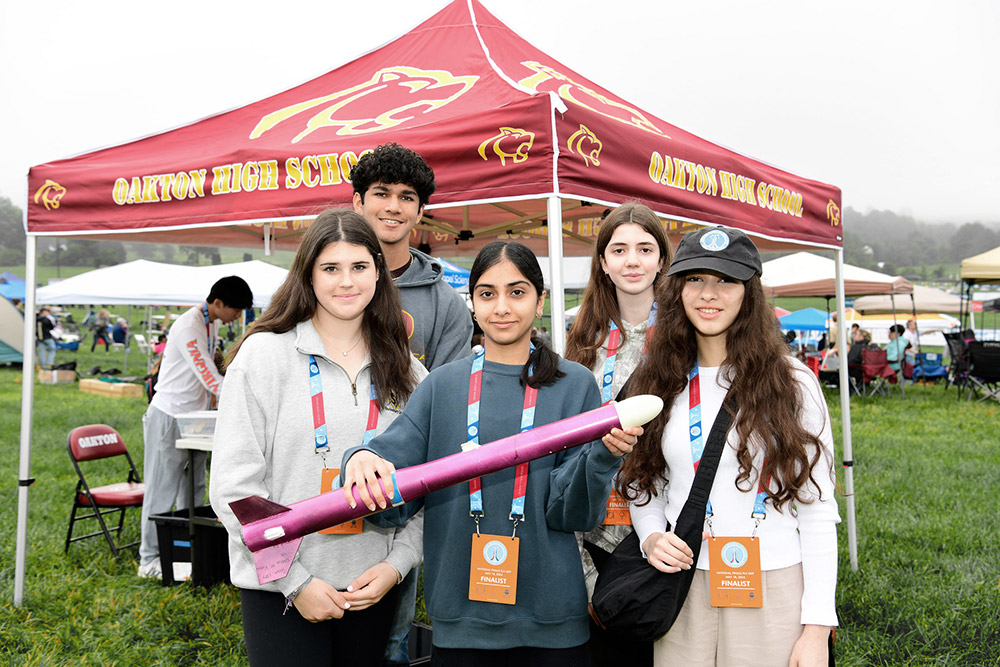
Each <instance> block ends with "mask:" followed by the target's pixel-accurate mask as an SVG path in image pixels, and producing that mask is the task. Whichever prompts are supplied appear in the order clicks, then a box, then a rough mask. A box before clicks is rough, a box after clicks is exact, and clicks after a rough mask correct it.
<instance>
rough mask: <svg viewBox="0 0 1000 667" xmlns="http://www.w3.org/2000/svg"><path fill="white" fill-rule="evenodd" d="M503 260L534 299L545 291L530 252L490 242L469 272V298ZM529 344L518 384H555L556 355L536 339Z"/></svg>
mask: <svg viewBox="0 0 1000 667" xmlns="http://www.w3.org/2000/svg"><path fill="white" fill-rule="evenodd" d="M505 260H506V261H508V262H510V263H511V264H513V265H514V268H516V269H517V270H518V271H520V272H521V275H523V276H524V277H525V278H527V279H528V282H529V283H531V284H532V286H534V288H535V294H536V298H538V297H541V295H542V292H544V291H545V280H544V278H543V277H542V268H541V267H540V266H539V265H538V259H537V258H536V257H535V253H533V252H531V248H529V247H528V246H526V245H522V244H520V243H516V242H514V241H493V242H492V243H488V244H487V245H485V246H483V249H482V250H480V251H479V254H478V255H476V260H475V261H474V262H473V263H472V270H471V271H470V272H469V294H472V293H473V292H474V291H475V289H476V285H477V284H478V283H479V279H480V278H481V277H482V275H483V274H484V273H486V271H488V270H489V269H491V268H492V267H494V266H496V265H497V264H499V263H500V262H503V261H505ZM531 342H532V343H533V344H534V346H535V351H534V352H532V353H531V354H530V355H529V356H528V361H527V363H525V364H524V368H523V369H522V370H521V384H522V385H527V386H531V387H534V388H535V389H537V388H538V387H540V386H542V385H546V386H548V385H552V384H555V383H556V380H558V379H559V378H561V377H562V376H564V375H566V373H564V372H563V371H561V370H559V355H558V354H556V353H555V352H553V351H552V349H551V348H550V347H549V346H548V345H546V344H545V342H544V341H543V340H542V339H541V338H539V337H537V336H532V337H531Z"/></svg>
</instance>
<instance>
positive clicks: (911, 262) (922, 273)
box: [843, 207, 1000, 280]
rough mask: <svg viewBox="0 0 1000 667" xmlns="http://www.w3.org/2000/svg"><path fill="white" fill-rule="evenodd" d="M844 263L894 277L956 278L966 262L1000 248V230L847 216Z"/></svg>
mask: <svg viewBox="0 0 1000 667" xmlns="http://www.w3.org/2000/svg"><path fill="white" fill-rule="evenodd" d="M843 221H844V261H846V262H847V263H848V264H854V265H855V266H861V267H864V268H870V269H876V270H879V271H883V272H884V273H888V274H891V275H900V274H901V275H911V276H919V277H920V278H922V279H924V280H933V279H940V278H948V277H952V276H949V275H948V267H949V266H951V267H954V265H957V264H959V263H960V262H961V261H962V260H963V259H965V258H966V257H971V256H973V255H978V254H979V253H983V252H986V251H987V250H992V249H993V248H996V247H997V246H1000V225H998V224H997V223H990V224H983V223H981V222H967V223H964V224H961V225H959V224H956V223H940V224H928V223H925V222H920V221H918V220H915V219H913V218H912V217H910V216H905V215H899V214H897V213H894V212H892V211H869V212H867V213H859V212H858V211H855V210H854V209H852V208H850V207H848V208H847V209H846V210H845V211H844V216H843Z"/></svg>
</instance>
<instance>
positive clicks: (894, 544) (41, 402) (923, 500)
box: [0, 343, 1000, 667]
mask: <svg viewBox="0 0 1000 667" xmlns="http://www.w3.org/2000/svg"><path fill="white" fill-rule="evenodd" d="M70 354H71V353H60V357H57V361H63V360H69V358H70ZM75 357H76V358H77V360H78V364H79V367H80V368H83V369H86V368H88V367H90V366H92V365H97V364H101V363H102V361H103V359H104V358H105V355H104V354H103V353H101V352H98V353H95V354H94V355H91V353H90V352H89V343H88V344H87V345H86V346H85V351H84V352H80V353H76V354H75ZM20 399H21V375H20V372H19V371H16V370H14V369H11V368H0V414H2V415H3V420H2V422H0V471H2V475H3V479H5V480H7V481H6V483H5V484H4V485H3V486H2V487H0V517H2V521H0V664H4V665H54V664H73V665H121V666H131V665H239V664H243V663H245V656H244V654H243V645H242V644H243V640H242V631H241V626H240V616H239V598H238V595H237V593H236V591H235V589H233V588H231V587H228V586H224V585H219V586H215V587H213V588H210V589H202V588H197V587H193V586H191V585H190V584H182V585H180V586H176V587H173V588H164V587H162V586H160V585H159V584H158V582H155V581H149V580H140V579H138V578H137V577H136V576H135V568H136V562H135V559H134V557H132V556H124V557H122V558H121V559H120V560H119V561H117V562H116V561H113V560H112V559H111V558H110V553H109V551H108V548H107V546H106V545H105V544H104V543H103V541H101V540H99V539H98V538H94V539H91V540H87V541H84V542H79V543H75V544H73V545H71V547H70V550H69V554H68V555H66V554H64V553H63V541H64V539H65V534H66V533H65V531H66V527H67V522H68V516H69V510H70V505H71V497H72V493H73V488H74V485H75V473H74V472H73V469H72V466H71V464H70V461H69V457H68V455H67V453H66V446H65V439H66V434H67V433H68V431H69V430H70V429H71V428H72V427H74V426H77V425H80V424H84V423H93V422H104V423H107V424H110V425H112V426H114V427H115V428H117V429H118V430H119V431H120V432H121V433H122V435H123V436H124V438H125V439H126V441H127V442H128V443H129V447H130V450H131V452H132V454H133V456H134V457H135V458H136V460H137V461H141V460H142V433H141V424H140V420H141V416H142V413H143V412H144V410H145V407H146V403H145V400H144V399H141V398H139V399H128V398H104V397H100V396H94V395H89V394H84V393H82V392H80V391H79V389H78V386H77V385H76V384H75V383H71V384H64V385H36V387H35V416H34V437H33V450H32V463H31V475H32V476H33V477H34V478H35V479H36V482H35V484H34V485H33V486H32V487H31V491H30V507H29V529H28V545H29V549H28V555H27V582H26V589H25V597H24V604H23V606H21V607H19V608H15V607H14V606H13V604H12V599H13V588H14V555H15V526H16V512H17V509H16V508H17V484H16V480H17V477H18V448H19V438H20V435H19V434H20V431H19V428H20V427H19V421H20ZM829 404H830V408H831V412H832V417H833V422H834V424H835V431H836V435H837V441H838V443H839V431H840V429H839V400H838V398H837V396H836V395H835V394H830V396H829ZM851 409H852V417H853V422H854V425H853V430H852V433H853V442H854V460H855V464H856V465H855V468H854V471H855V493H856V500H857V507H858V535H859V554H860V558H859V560H860V570H859V571H858V572H852V571H851V570H850V568H849V566H848V556H847V527H846V521H845V523H843V524H841V527H840V531H839V534H840V543H841V554H840V555H841V564H840V580H839V586H838V595H837V598H838V611H839V614H840V622H841V627H840V629H839V630H838V644H837V654H838V656H837V659H838V664H839V665H848V666H851V665H857V666H860V665H900V666H901V665H927V666H930V665H935V666H939V665H954V666H956V667H957V666H963V667H965V666H973V665H994V666H996V665H1000V657H998V656H1000V530H998V527H1000V503H998V501H997V491H996V489H997V480H998V479H1000V446H998V438H997V428H996V424H997V420H998V417H1000V404H997V403H996V402H991V403H983V404H970V403H967V402H959V401H957V400H956V396H955V392H954V391H953V390H952V391H949V392H947V393H946V391H945V390H944V388H943V387H941V386H916V387H912V388H908V390H907V394H906V397H905V398H903V397H900V396H899V395H898V394H897V395H893V396H890V397H888V398H884V397H880V398H874V399H858V398H855V399H853V400H852V405H851ZM838 447H839V445H838ZM839 456H840V452H839V451H838V458H839ZM838 469H839V466H838ZM841 488H842V486H841ZM841 500H843V499H841ZM843 511H844V510H843V504H842V514H843ZM845 518H846V517H845ZM127 525H128V526H129V531H130V533H131V534H133V535H135V534H137V532H138V516H137V515H134V517H133V518H132V520H131V521H130V522H128V523H127Z"/></svg>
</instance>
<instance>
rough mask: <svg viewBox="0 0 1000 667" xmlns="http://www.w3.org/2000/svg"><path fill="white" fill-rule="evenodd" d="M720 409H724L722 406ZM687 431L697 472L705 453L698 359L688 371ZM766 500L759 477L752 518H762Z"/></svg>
mask: <svg viewBox="0 0 1000 667" xmlns="http://www.w3.org/2000/svg"><path fill="white" fill-rule="evenodd" d="M719 409H720V410H725V409H726V407H725V406H722V407H721V408H719ZM688 433H689V436H690V438H691V461H692V462H693V463H694V471H695V473H697V472H698V464H699V463H700V462H701V456H702V454H704V453H705V439H704V430H703V429H702V427H701V380H700V375H699V373H698V360H697V359H695V362H694V368H692V369H691V372H690V373H688ZM765 500H767V491H766V490H765V484H764V479H763V477H761V479H760V481H759V482H758V483H757V497H756V498H755V499H754V504H753V512H751V513H750V516H751V517H752V518H754V519H758V520H759V519H764V518H765V517H766V516H767V508H766V507H765V505H764V501H765ZM705 513H706V514H707V515H708V516H712V501H711V500H709V501H708V505H707V507H706V508H705Z"/></svg>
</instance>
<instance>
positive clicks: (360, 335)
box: [326, 332, 365, 357]
mask: <svg viewBox="0 0 1000 667" xmlns="http://www.w3.org/2000/svg"><path fill="white" fill-rule="evenodd" d="M364 337H365V336H364V332H362V333H359V334H358V339H357V340H356V341H354V345H351V346H350V347H349V348H347V350H346V351H345V350H341V349H340V348H339V347H337V346H336V345H334V344H333V342H332V341H330V340H326V342H327V343H329V344H330V347H332V348H333V349H335V350H336V351H337V352H340V353H341V354H342V355H344V356H345V357H346V356H347V353H348V352H350V351H351V350H353V349H354V348H356V347H357V346H358V343H360V342H361V339H362V338H364Z"/></svg>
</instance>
